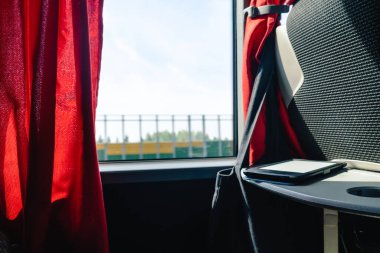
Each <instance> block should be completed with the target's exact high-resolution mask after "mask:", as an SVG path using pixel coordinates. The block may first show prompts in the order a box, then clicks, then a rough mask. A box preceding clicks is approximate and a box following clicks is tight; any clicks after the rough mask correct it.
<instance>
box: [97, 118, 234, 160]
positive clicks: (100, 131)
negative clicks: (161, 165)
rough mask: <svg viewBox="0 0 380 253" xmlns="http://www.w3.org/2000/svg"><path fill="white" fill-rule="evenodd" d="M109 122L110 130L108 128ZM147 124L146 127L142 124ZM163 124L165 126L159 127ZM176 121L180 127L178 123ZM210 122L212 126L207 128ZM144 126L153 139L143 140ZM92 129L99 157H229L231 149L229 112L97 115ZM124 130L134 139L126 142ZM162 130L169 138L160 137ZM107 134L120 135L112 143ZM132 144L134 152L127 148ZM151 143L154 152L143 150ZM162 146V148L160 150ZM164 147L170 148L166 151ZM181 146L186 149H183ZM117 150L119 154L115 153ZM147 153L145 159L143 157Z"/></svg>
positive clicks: (123, 158) (128, 158) (107, 158)
mask: <svg viewBox="0 0 380 253" xmlns="http://www.w3.org/2000/svg"><path fill="white" fill-rule="evenodd" d="M111 123H112V124H113V128H112V129H110V124H111ZM115 123H116V126H115ZM148 123H149V124H150V126H146V125H147V124H148ZM152 123H153V125H152ZM210 123H212V124H210ZM136 124H137V126H136ZM163 124H165V125H166V126H164V127H162V125H163ZM180 124H182V127H180V126H179V125H180ZM195 124H198V125H199V124H200V126H198V128H196V127H194V125H195ZM215 124H216V126H215ZM210 125H214V127H212V128H211V129H210ZM207 126H209V129H207ZM144 129H145V131H146V133H149V134H152V135H151V136H153V137H154V140H149V141H147V140H146V138H144V131H143V130H144ZM96 130H97V136H99V139H98V140H97V149H98V156H99V160H112V159H114V160H115V156H116V157H117V160H119V159H121V160H130V159H160V158H179V157H178V156H180V157H181V158H192V157H210V156H212V157H214V156H216V157H221V156H231V155H232V152H233V151H232V138H233V137H232V136H233V129H232V115H158V114H157V115H97V118H96ZM128 131H129V132H133V133H132V135H133V137H134V139H135V140H132V141H129V137H130V136H129V135H128V134H127V132H128ZM164 131H166V133H170V137H171V139H170V140H168V139H167V138H166V140H161V138H160V134H161V133H162V132H164ZM181 131H182V133H185V136H186V140H184V139H183V137H182V139H181V140H179V139H178V134H179V132H181ZM117 132H119V134H117ZM222 132H223V133H222ZM194 135H196V136H194ZM110 136H112V137H113V138H114V139H115V137H116V140H118V137H121V142H118V141H114V142H113V141H112V140H111V137H110ZM136 137H137V138H136ZM132 145H133V147H134V148H135V149H136V145H137V147H138V150H137V151H136V152H135V153H134V154H131V152H132V151H131V150H128V148H131V147H132ZM152 145H154V146H155V147H154V148H153V149H154V154H152V152H150V153H149V152H146V151H144V148H147V147H148V146H149V148H150V150H152ZM163 146H165V148H164V149H165V150H161V149H162V148H163ZM111 147H112V148H113V150H115V149H117V151H113V156H114V157H110V148H111ZM168 147H170V150H171V152H170V153H169V152H168ZM184 149H186V151H187V152H184ZM119 151H120V154H118V152H119ZM179 151H181V155H179ZM115 152H116V155H115ZM163 153H164V155H163ZM185 153H187V154H185ZM128 154H129V155H128ZM147 156H148V157H149V158H146V157H147ZM130 157H133V158H130Z"/></svg>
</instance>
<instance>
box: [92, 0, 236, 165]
mask: <svg viewBox="0 0 380 253" xmlns="http://www.w3.org/2000/svg"><path fill="white" fill-rule="evenodd" d="M232 2H233V1H232V0H207V1H204V0H191V1H182V0H160V1H153V0H139V1H132V0H107V1H104V12H103V19H104V33H103V40H104V41H103V53H102V67H101V75H100V84H99V85H100V86H99V96H98V108H97V118H96V140H97V150H98V157H99V160H138V159H166V158H193V157H221V156H232V155H233V121H232V118H233V117H232V112H233V95H232V94H233V54H232V52H233V47H232V38H233V29H232V25H233V18H232Z"/></svg>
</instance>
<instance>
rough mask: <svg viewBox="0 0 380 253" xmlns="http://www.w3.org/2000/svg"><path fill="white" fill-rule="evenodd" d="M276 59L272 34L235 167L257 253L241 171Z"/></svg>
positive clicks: (253, 245)
mask: <svg viewBox="0 0 380 253" xmlns="http://www.w3.org/2000/svg"><path fill="white" fill-rule="evenodd" d="M274 65H275V58H274V36H273V34H271V35H270V36H269V37H268V39H267V40H266V42H265V46H264V48H263V51H262V54H261V57H260V65H259V68H258V71H257V75H256V78H255V82H254V85H253V90H252V93H251V97H250V100H249V106H248V112H247V119H246V123H245V128H244V133H243V138H242V140H241V144H240V148H239V152H238V155H237V159H236V164H235V167H234V173H235V174H236V177H237V179H238V181H239V184H240V188H241V192H242V196H243V200H244V205H245V211H246V216H247V222H248V228H249V233H250V238H251V243H252V247H253V249H254V250H255V252H258V246H257V243H256V238H255V233H254V222H253V218H252V213H251V207H250V205H249V202H248V197H247V194H246V192H245V190H244V185H243V182H242V179H241V175H240V171H241V168H242V166H243V163H244V160H245V157H246V155H247V152H248V150H249V144H250V140H251V136H252V133H253V130H254V128H255V126H256V123H257V119H258V117H259V114H260V111H261V108H262V105H263V103H264V101H265V96H266V93H267V91H268V88H269V86H270V85H271V84H272V80H271V79H272V76H273V71H274Z"/></svg>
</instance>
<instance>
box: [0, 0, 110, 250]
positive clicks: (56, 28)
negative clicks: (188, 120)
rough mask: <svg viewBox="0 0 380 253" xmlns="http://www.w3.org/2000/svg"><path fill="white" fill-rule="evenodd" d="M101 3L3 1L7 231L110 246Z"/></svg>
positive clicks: (3, 213) (0, 201)
mask: <svg viewBox="0 0 380 253" xmlns="http://www.w3.org/2000/svg"><path fill="white" fill-rule="evenodd" d="M102 6H103V3H102V0H78V1H76V0H75V1H73V0H71V1H70V0H60V1H57V0H34V1H29V0H1V1H0V221H1V224H0V230H3V232H5V233H6V234H8V236H9V237H10V238H11V240H13V241H16V242H18V243H20V244H21V245H22V246H23V247H24V248H25V250H26V252H99V253H100V252H101V253H105V252H108V239H107V226H106V219H105V211H104V204H103V195H102V188H101V181H100V174H99V168H98V161H97V154H96V144H95V132H94V126H95V123H94V122H95V109H96V101H97V90H98V81H99V71H100V56H101V47H102Z"/></svg>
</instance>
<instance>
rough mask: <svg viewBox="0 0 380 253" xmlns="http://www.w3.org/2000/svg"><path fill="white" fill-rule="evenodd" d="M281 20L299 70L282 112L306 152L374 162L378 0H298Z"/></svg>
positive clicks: (379, 76) (379, 122) (378, 142)
mask: <svg viewBox="0 0 380 253" xmlns="http://www.w3.org/2000/svg"><path fill="white" fill-rule="evenodd" d="M286 25H287V32H288V36H289V39H290V42H291V44H292V46H293V48H294V51H295V54H296V56H297V59H298V61H299V63H300V66H301V68H302V71H303V74H304V82H303V85H302V86H301V88H300V89H299V90H298V92H297V93H296V94H295V96H294V99H293V100H292V102H291V103H290V105H289V107H288V112H289V116H290V120H291V122H292V125H293V127H294V128H295V131H296V133H297V135H298V136H299V139H300V141H301V144H302V146H303V148H304V150H305V152H306V154H307V155H308V157H309V158H311V159H327V160H330V159H337V158H344V159H356V160H364V161H371V162H378V163H379V162H380V39H379V38H380V27H379V26H380V4H379V2H378V1H376V0H371V1H352V0H329V1H326V0H300V1H298V3H296V4H295V6H294V8H293V9H292V11H291V13H290V14H289V17H288V19H287V24H286Z"/></svg>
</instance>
